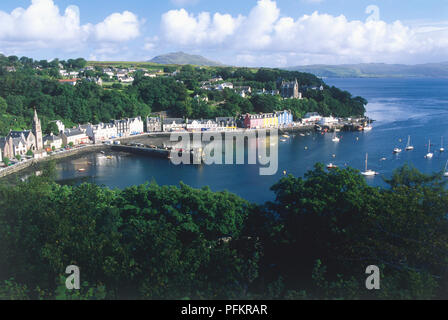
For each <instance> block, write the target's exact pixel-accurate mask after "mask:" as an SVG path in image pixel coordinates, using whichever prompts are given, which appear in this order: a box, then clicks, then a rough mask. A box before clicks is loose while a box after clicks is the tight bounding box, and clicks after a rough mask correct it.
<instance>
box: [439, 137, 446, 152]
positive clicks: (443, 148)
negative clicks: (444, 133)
mask: <svg viewBox="0 0 448 320" xmlns="http://www.w3.org/2000/svg"><path fill="white" fill-rule="evenodd" d="M440 152H445V147H444V146H443V137H442V142H441V143H440Z"/></svg>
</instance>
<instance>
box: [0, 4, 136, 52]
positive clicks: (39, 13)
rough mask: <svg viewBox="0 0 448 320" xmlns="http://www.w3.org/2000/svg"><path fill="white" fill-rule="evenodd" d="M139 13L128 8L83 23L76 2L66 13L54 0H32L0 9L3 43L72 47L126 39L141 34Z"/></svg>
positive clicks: (40, 46)
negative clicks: (22, 5) (9, 10)
mask: <svg viewBox="0 0 448 320" xmlns="http://www.w3.org/2000/svg"><path fill="white" fill-rule="evenodd" d="M140 24H141V22H140V21H139V19H138V17H137V16H136V15H135V14H133V13H131V12H129V11H125V12H123V13H113V14H111V15H110V16H108V17H107V18H106V19H105V20H104V21H102V22H100V23H98V24H96V25H95V24H91V23H88V24H84V25H81V23H80V12H79V8H78V7H77V6H69V7H67V8H66V9H65V11H64V12H63V13H61V12H60V10H59V7H58V6H57V5H55V3H54V1H53V0H32V1H31V4H30V6H29V7H28V8H26V9H24V8H16V9H14V10H13V11H12V12H11V13H7V12H4V11H0V44H1V45H2V46H3V47H6V48H8V47H11V48H20V47H22V48H36V47H37V48H58V49H61V48H62V49H67V50H70V49H73V48H74V47H79V46H83V45H86V44H88V43H93V42H97V43H99V44H100V45H101V43H102V42H109V43H110V42H123V41H128V40H131V39H134V38H136V37H138V36H139V35H140Z"/></svg>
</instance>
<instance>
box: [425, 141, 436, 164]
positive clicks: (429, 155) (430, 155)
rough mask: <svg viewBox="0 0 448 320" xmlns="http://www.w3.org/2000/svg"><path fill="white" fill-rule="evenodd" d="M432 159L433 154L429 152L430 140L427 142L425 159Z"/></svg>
mask: <svg viewBox="0 0 448 320" xmlns="http://www.w3.org/2000/svg"><path fill="white" fill-rule="evenodd" d="M432 157H434V153H432V152H431V140H429V143H428V153H427V154H426V156H425V158H426V159H432Z"/></svg>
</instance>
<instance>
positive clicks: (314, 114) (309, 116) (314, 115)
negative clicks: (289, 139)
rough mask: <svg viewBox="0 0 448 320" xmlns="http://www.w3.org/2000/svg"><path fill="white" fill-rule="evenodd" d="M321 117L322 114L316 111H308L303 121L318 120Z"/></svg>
mask: <svg viewBox="0 0 448 320" xmlns="http://www.w3.org/2000/svg"><path fill="white" fill-rule="evenodd" d="M321 119H322V116H321V115H319V114H318V113H317V112H308V113H307V114H306V115H305V117H304V118H303V122H305V123H310V122H319V121H320V120H321Z"/></svg>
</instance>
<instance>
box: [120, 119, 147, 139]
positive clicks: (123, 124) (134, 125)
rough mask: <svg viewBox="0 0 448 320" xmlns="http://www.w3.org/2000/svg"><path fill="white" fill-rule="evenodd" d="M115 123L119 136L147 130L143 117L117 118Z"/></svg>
mask: <svg viewBox="0 0 448 320" xmlns="http://www.w3.org/2000/svg"><path fill="white" fill-rule="evenodd" d="M113 124H114V125H115V127H116V128H117V131H116V132H117V136H118V137H127V136H129V135H135V134H141V133H143V132H144V130H145V129H144V127H145V125H144V123H143V120H142V118H141V117H137V118H130V119H122V120H115V121H113Z"/></svg>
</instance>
